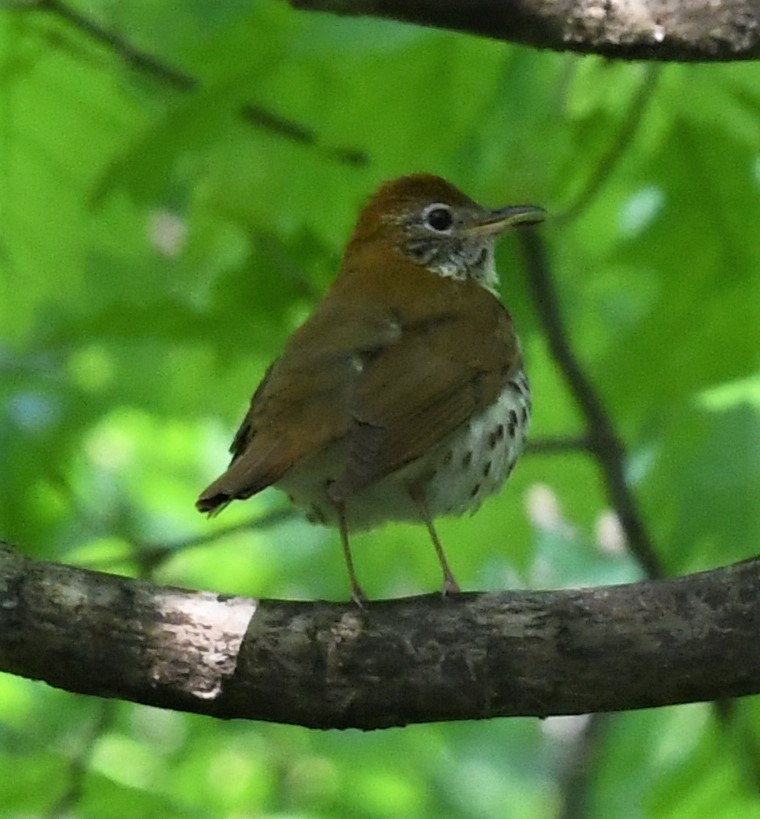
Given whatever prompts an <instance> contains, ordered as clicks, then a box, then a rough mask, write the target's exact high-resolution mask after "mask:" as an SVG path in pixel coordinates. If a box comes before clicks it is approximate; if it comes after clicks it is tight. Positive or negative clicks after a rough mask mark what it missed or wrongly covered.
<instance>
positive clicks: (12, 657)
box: [0, 544, 760, 729]
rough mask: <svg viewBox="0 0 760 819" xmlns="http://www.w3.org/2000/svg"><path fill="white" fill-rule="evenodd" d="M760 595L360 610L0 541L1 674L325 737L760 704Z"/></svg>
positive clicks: (722, 582)
mask: <svg viewBox="0 0 760 819" xmlns="http://www.w3.org/2000/svg"><path fill="white" fill-rule="evenodd" d="M759 583H760V558H756V559H754V560H749V561H745V562H742V563H737V564H735V565H733V566H729V567H727V568H723V569H717V570H715V571H711V572H703V573H701V574H694V575H690V576H687V577H682V578H676V579H673V580H667V581H664V580H661V581H645V582H642V583H635V584H630V585H625V586H609V587H600V588H594V589H578V590H563V591H553V592H546V591H543V592H502V593H498V594H485V593H470V594H461V595H457V596H455V597H454V598H452V599H447V600H441V598H440V596H438V595H428V596H424V597H414V598H405V599H400V600H386V601H377V602H372V603H370V604H369V605H368V606H367V608H366V609H364V610H361V609H358V608H357V607H356V606H355V605H353V604H351V603H347V604H343V603H325V602H320V603H303V602H287V601H277V600H253V599H250V598H245V597H229V596H224V595H217V594H213V593H211V592H199V591H184V590H182V589H176V588H170V587H162V586H156V585H153V584H151V583H148V582H146V581H141V580H132V579H128V578H124V577H117V576H114V575H106V574H101V573H98V572H91V571H88V570H84V569H76V568H71V567H67V566H61V565H57V564H54V563H46V562H42V561H34V560H31V559H28V558H25V557H23V556H21V555H19V554H18V553H16V552H14V551H13V550H12V549H11V548H10V547H8V546H7V545H4V544H0V669H2V670H4V671H9V672H11V673H14V674H19V675H22V676H25V677H30V678H33V679H41V680H45V681H47V682H48V683H50V684H51V685H54V686H57V687H60V688H64V689H66V690H68V691H74V692H79V693H84V694H92V695H96V696H101V697H119V698H121V699H126V700H132V701H135V702H142V703H146V704H149V705H155V706H159V707H163V708H172V709H177V710H184V711H194V712H197V713H202V714H209V715H212V716H216V717H222V718H248V719H261V720H270V721H277V722H285V723H295V724H299V725H306V726H311V727H318V728H328V727H331V728H332V727H340V728H348V727H357V728H365V729H368V728H382V727H389V726H394V725H405V724H407V723H412V722H429V721H437V720H454V719H482V718H486V717H495V716H547V715H550V714H579V713H587V712H593V711H617V710H623V709H631V708H644V707H651V706H660V705H668V704H674V703H684V702H693V701H696V700H711V699H719V698H725V697H734V696H740V695H744V694H753V693H757V692H760V649H758V644H757V634H758V631H759V630H760V603H759V602H758V597H757V594H756V590H757V587H758V584H759ZM664 670H666V671H667V673H663V671H664Z"/></svg>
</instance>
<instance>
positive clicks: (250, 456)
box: [196, 300, 400, 512]
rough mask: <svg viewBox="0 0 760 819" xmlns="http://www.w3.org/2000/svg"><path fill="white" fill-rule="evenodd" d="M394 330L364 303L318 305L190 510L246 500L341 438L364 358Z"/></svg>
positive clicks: (261, 387)
mask: <svg viewBox="0 0 760 819" xmlns="http://www.w3.org/2000/svg"><path fill="white" fill-rule="evenodd" d="M399 332H400V331H399V327H398V325H397V324H396V322H395V319H394V318H393V317H392V315H391V314H389V313H388V312H383V311H381V310H379V309H376V308H375V307H373V306H372V305H370V306H364V307H362V308H358V307H357V308H355V309H351V308H350V307H349V306H347V305H345V304H341V303H340V301H339V300H333V301H332V302H323V303H322V304H321V305H320V307H319V308H317V310H316V311H315V312H314V314H313V315H312V316H311V318H310V319H309V320H308V321H307V322H306V323H305V324H304V325H303V326H302V327H301V328H299V330H297V331H296V332H295V333H294V334H293V336H292V337H291V339H290V341H289V342H288V344H287V346H286V348H285V350H284V352H283V355H282V356H281V357H280V358H279V359H278V360H277V361H276V362H275V363H274V364H273V365H272V366H271V367H270V368H269V370H268V371H267V374H266V376H265V378H264V380H263V381H262V383H261V384H260V385H259V387H258V389H257V390H256V392H255V393H254V394H253V397H252V398H251V404H250V407H249V409H248V413H247V414H246V417H245V419H244V420H243V423H242V424H241V426H240V428H239V429H238V431H237V434H236V435H235V438H234V440H233V442H232V446H231V452H232V461H231V462H230V465H229V467H228V468H227V470H226V471H225V472H224V474H223V475H221V476H220V477H219V478H218V479H217V480H215V481H214V482H213V483H212V484H210V485H209V486H208V487H207V488H206V489H205V490H204V491H203V492H202V493H201V495H200V497H199V499H198V501H197V503H196V506H197V508H198V509H199V510H200V511H202V512H214V511H216V510H219V509H221V508H223V507H224V506H226V505H227V504H228V503H229V502H230V501H231V500H234V499H238V498H248V497H250V496H251V495H254V494H255V493H256V492H259V491H261V490H262V489H264V488H265V487H267V486H270V485H271V484H273V483H276V482H277V481H278V480H279V479H280V478H281V477H282V476H283V475H284V474H285V473H286V472H287V471H288V470H289V469H290V468H291V467H292V466H293V465H294V464H296V463H298V462H299V461H301V460H304V459H306V458H309V457H310V456H312V455H314V454H315V453H317V452H319V451H321V450H322V449H323V448H324V447H326V446H327V445H328V444H329V443H331V442H332V441H335V440H337V439H339V438H341V437H343V436H345V435H347V434H348V430H349V426H350V423H351V415H350V398H351V395H352V394H353V390H354V388H355V386H356V383H357V381H358V380H359V379H360V378H361V377H362V367H363V362H364V360H365V359H366V357H368V356H369V357H372V356H373V355H374V354H375V351H376V350H378V349H382V348H383V347H384V346H385V345H388V344H393V343H394V342H395V340H396V339H397V338H398V336H399Z"/></svg>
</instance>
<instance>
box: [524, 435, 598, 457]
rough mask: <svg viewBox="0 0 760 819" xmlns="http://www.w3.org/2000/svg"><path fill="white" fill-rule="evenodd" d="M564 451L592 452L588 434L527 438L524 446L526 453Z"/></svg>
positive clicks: (541, 453) (544, 453)
mask: <svg viewBox="0 0 760 819" xmlns="http://www.w3.org/2000/svg"><path fill="white" fill-rule="evenodd" d="M565 452H593V449H592V445H591V439H590V438H589V436H588V435H577V436H571V435H562V436H557V437H556V438H551V437H548V436H547V437H545V438H536V439H535V440H529V441H528V443H527V446H526V447H525V454H526V455H557V454H562V453H565Z"/></svg>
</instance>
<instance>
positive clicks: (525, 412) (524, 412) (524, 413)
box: [520, 406, 528, 424]
mask: <svg viewBox="0 0 760 819" xmlns="http://www.w3.org/2000/svg"><path fill="white" fill-rule="evenodd" d="M520 414H521V417H522V422H523V424H527V423H528V407H527V406H523V408H522V413H520Z"/></svg>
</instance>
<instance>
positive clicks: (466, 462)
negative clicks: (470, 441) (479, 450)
mask: <svg viewBox="0 0 760 819" xmlns="http://www.w3.org/2000/svg"><path fill="white" fill-rule="evenodd" d="M471 463H472V450H470V452H467V453H466V454H465V456H464V458H462V466H463V467H464V468H465V469H467V467H468V466H470V464H471Z"/></svg>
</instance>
